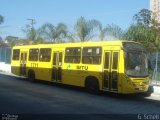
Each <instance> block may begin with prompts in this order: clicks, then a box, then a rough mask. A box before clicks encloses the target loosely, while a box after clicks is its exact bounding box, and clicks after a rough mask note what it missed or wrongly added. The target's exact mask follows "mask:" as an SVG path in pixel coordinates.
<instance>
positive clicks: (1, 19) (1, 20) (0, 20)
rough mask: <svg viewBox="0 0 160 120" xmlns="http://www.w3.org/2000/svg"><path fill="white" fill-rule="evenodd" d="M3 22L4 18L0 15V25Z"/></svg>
mask: <svg viewBox="0 0 160 120" xmlns="http://www.w3.org/2000/svg"><path fill="white" fill-rule="evenodd" d="M3 22H4V17H3V16H2V15H0V24H2V23H3Z"/></svg>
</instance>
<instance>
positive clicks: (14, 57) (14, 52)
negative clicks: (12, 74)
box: [12, 49, 20, 60]
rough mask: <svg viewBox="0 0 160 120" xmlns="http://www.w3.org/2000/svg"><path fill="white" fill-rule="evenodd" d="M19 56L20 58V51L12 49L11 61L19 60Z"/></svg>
mask: <svg viewBox="0 0 160 120" xmlns="http://www.w3.org/2000/svg"><path fill="white" fill-rule="evenodd" d="M19 56H20V49H14V50H13V57H12V60H19Z"/></svg>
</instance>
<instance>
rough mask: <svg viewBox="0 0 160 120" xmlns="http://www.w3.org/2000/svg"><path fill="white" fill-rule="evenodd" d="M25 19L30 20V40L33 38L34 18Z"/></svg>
mask: <svg viewBox="0 0 160 120" xmlns="http://www.w3.org/2000/svg"><path fill="white" fill-rule="evenodd" d="M27 20H30V21H31V34H32V36H31V37H32V40H34V26H33V25H34V24H35V19H31V18H30V19H27Z"/></svg>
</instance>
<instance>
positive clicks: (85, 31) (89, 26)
mask: <svg viewBox="0 0 160 120" xmlns="http://www.w3.org/2000/svg"><path fill="white" fill-rule="evenodd" d="M99 25H100V22H99V21H97V20H94V19H93V20H89V21H87V20H86V19H85V18H84V17H80V18H79V19H78V20H77V23H76V24H75V26H74V29H75V31H76V36H77V37H78V38H79V39H80V41H81V42H84V41H88V40H90V39H92V38H93V37H94V35H93V30H94V28H98V27H99Z"/></svg>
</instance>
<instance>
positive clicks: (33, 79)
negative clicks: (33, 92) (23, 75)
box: [28, 71, 35, 82]
mask: <svg viewBox="0 0 160 120" xmlns="http://www.w3.org/2000/svg"><path fill="white" fill-rule="evenodd" d="M28 80H29V81H31V82H35V73H34V72H33V71H29V72H28Z"/></svg>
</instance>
